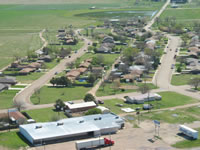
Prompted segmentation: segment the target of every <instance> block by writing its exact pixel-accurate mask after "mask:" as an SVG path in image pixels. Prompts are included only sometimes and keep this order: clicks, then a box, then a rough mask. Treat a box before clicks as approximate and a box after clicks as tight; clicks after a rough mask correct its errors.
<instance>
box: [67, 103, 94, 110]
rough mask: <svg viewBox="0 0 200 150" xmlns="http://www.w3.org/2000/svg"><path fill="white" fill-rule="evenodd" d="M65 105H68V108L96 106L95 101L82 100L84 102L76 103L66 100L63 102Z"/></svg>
mask: <svg viewBox="0 0 200 150" xmlns="http://www.w3.org/2000/svg"><path fill="white" fill-rule="evenodd" d="M65 105H66V106H68V107H69V109H77V108H85V107H93V106H96V104H95V102H84V103H77V104H70V103H68V102H65Z"/></svg>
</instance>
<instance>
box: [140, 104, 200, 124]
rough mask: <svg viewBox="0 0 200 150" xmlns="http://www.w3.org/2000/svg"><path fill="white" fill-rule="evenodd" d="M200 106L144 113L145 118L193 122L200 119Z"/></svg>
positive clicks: (181, 122) (172, 121)
mask: <svg viewBox="0 0 200 150" xmlns="http://www.w3.org/2000/svg"><path fill="white" fill-rule="evenodd" d="M199 113H200V107H199V106H195V107H189V108H184V109H177V110H175V109H174V110H166V111H162V112H151V113H145V114H143V116H142V117H143V118H144V119H150V120H159V121H162V122H167V123H173V124H174V123H179V124H183V123H192V122H193V121H200V116H199Z"/></svg>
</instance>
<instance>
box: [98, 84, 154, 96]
mask: <svg viewBox="0 0 200 150" xmlns="http://www.w3.org/2000/svg"><path fill="white" fill-rule="evenodd" d="M141 85H142V84H141V83H136V84H135V83H121V86H122V87H126V86H130V87H132V86H133V88H132V89H125V88H123V89H124V91H123V90H122V89H116V90H115V89H114V84H113V83H106V84H105V86H104V87H103V86H102V85H101V86H100V88H99V89H98V91H97V92H96V96H108V95H115V94H122V93H130V92H137V91H138V87H139V86H141ZM148 85H149V86H150V87H151V88H152V89H156V88H157V87H156V86H155V85H153V84H150V83H148Z"/></svg>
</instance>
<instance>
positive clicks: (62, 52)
mask: <svg viewBox="0 0 200 150" xmlns="http://www.w3.org/2000/svg"><path fill="white" fill-rule="evenodd" d="M70 53H71V49H70V48H68V49H65V48H63V47H62V48H61V50H60V57H62V58H64V57H66V56H68V55H69V54H70Z"/></svg>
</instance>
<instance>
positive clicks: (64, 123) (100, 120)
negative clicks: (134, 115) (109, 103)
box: [19, 113, 124, 145]
mask: <svg viewBox="0 0 200 150" xmlns="http://www.w3.org/2000/svg"><path fill="white" fill-rule="evenodd" d="M123 126H124V120H123V119H122V118H120V117H119V116H117V115H115V114H111V113H110V114H97V115H89V116H83V117H75V118H70V119H62V120H59V121H57V122H47V123H33V124H26V125H20V126H19V129H20V133H21V134H22V135H23V136H24V137H25V138H26V139H27V140H28V141H29V142H30V143H31V144H33V145H37V144H42V143H43V142H45V143H48V142H52V141H53V142H55V141H57V140H62V139H65V140H66V139H68V138H76V137H82V136H85V137H87V136H92V137H94V136H100V135H103V134H111V133H116V132H117V131H118V130H119V129H120V128H122V127H123Z"/></svg>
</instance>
